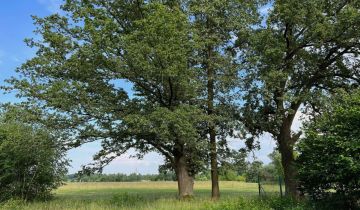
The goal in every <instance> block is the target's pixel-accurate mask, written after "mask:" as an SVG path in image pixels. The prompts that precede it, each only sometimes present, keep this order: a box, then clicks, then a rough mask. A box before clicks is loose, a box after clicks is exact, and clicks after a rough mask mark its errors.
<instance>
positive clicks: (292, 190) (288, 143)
mask: <svg viewBox="0 0 360 210" xmlns="http://www.w3.org/2000/svg"><path fill="white" fill-rule="evenodd" d="M290 127H291V124H287V123H285V124H284V126H283V129H281V132H280V135H279V136H278V142H279V150H280V153H281V164H282V166H283V169H284V182H285V195H288V196H291V197H292V198H295V199H298V198H299V191H298V189H297V188H298V181H297V178H296V176H297V168H296V166H295V158H294V143H295V142H294V140H293V138H292V136H291V130H290Z"/></svg>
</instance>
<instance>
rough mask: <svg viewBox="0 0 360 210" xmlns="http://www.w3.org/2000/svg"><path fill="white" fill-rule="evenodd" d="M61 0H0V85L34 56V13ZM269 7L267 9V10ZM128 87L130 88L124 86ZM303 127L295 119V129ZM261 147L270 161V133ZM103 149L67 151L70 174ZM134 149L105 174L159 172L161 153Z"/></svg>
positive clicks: (55, 8) (235, 144)
mask: <svg viewBox="0 0 360 210" xmlns="http://www.w3.org/2000/svg"><path fill="white" fill-rule="evenodd" d="M60 3H61V0H1V2H0V86H1V85H4V82H3V81H4V79H6V78H9V77H11V76H17V75H16V73H15V69H16V67H18V66H19V65H21V63H23V62H24V61H26V60H27V59H29V58H31V57H33V56H34V52H35V51H34V50H33V49H30V48H28V47H27V46H26V45H25V43H24V42H23V40H24V39H25V38H30V37H34V34H33V30H34V29H35V27H34V25H33V21H32V19H31V17H30V16H31V15H37V16H40V17H43V16H46V15H49V14H52V13H55V12H60V10H59V5H60ZM268 8H269V5H267V7H266V8H264V11H263V12H265V11H266V10H267V9H268ZM125 88H126V89H128V88H129V87H125ZM18 100H19V99H16V98H15V97H14V94H3V93H2V92H1V91H0V102H16V101H18ZM299 126H300V123H299V122H296V123H295V125H294V128H298V127H299ZM229 142H230V146H231V147H232V148H234V149H239V148H240V147H243V145H244V144H243V143H242V142H241V141H240V140H236V139H231V140H229ZM261 146H262V149H261V150H260V151H256V152H255V155H256V156H257V157H258V158H259V159H260V160H262V161H263V162H265V163H268V162H269V159H268V157H267V155H268V154H269V153H270V152H272V150H273V148H274V146H275V143H274V141H272V140H271V138H270V136H269V135H265V136H264V137H262V144H261ZM99 148H100V144H99V143H98V142H94V143H89V144H87V145H83V146H82V147H80V148H77V149H73V150H71V151H69V152H68V158H69V159H70V160H71V161H72V163H71V165H72V166H71V167H70V168H69V172H70V173H74V172H76V171H77V170H79V169H80V166H81V165H83V164H87V163H90V162H91V159H92V155H94V154H95V153H96V152H97V151H98V150H99ZM131 154H134V151H129V152H128V153H127V154H125V155H124V156H122V157H119V158H118V159H116V160H115V161H113V162H112V163H111V164H110V165H109V166H107V167H106V168H105V170H104V172H105V173H132V172H138V173H143V174H144V173H157V170H158V166H159V165H160V164H161V163H162V162H163V158H162V156H160V155H158V154H156V153H150V154H148V155H146V156H145V157H144V159H143V160H137V159H134V158H130V157H129V156H130V155H131Z"/></svg>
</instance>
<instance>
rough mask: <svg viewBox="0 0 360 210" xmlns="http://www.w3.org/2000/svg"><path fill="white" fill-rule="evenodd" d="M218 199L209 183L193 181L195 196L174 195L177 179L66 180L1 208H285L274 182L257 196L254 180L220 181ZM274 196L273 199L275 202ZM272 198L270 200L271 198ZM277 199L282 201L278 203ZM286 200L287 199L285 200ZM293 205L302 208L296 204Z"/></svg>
mask: <svg viewBox="0 0 360 210" xmlns="http://www.w3.org/2000/svg"><path fill="white" fill-rule="evenodd" d="M220 188H221V192H222V194H221V199H220V200H219V201H217V202H214V201H211V199H210V189H211V183H210V182H208V181H203V182H199V181H197V182H195V185H194V189H195V197H194V198H193V199H191V200H186V201H180V200H178V199H177V183H176V182H83V183H74V182H72V183H71V182H69V183H66V184H65V185H64V186H62V187H60V188H59V189H58V190H56V191H55V192H54V198H53V199H51V200H49V201H46V202H43V201H35V202H31V203H22V202H20V201H16V200H11V201H8V202H7V203H5V204H3V205H2V207H1V208H2V209H24V210H42V209H46V210H57V209H61V210H65V209H69V210H71V209H83V210H95V209H129V210H133V209H139V210H145V209H149V210H150V209H154V210H168V209H170V210H177V209H204V210H205V209H219V210H220V209H277V208H276V206H277V205H279V206H281V208H278V209H284V208H283V204H281V203H284V202H285V201H284V202H281V200H280V198H279V193H278V192H279V189H278V186H277V185H270V184H269V185H264V187H263V188H264V191H265V193H266V194H265V197H264V196H262V198H259V195H258V185H257V184H256V183H245V182H235V181H234V182H232V181H226V182H225V181H223V182H221V183H220ZM274 200H275V202H274ZM270 201H271V202H270ZM278 202H281V203H280V204H278ZM286 202H288V201H286ZM288 205H291V208H292V209H302V208H301V206H299V205H296V204H295V205H293V204H291V202H290V204H288Z"/></svg>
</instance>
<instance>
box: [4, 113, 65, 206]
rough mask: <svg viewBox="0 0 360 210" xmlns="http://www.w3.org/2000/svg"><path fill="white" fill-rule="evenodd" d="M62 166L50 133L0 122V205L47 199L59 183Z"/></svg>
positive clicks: (21, 124) (56, 146) (22, 125)
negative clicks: (7, 202) (12, 201)
mask: <svg viewBox="0 0 360 210" xmlns="http://www.w3.org/2000/svg"><path fill="white" fill-rule="evenodd" d="M66 166H67V161H66V160H64V159H63V151H62V150H60V149H59V147H58V145H57V144H56V141H55V138H54V137H53V136H52V135H51V134H50V133H48V132H46V131H44V130H42V129H39V128H35V127H33V126H30V125H26V124H24V123H20V122H18V121H11V122H9V121H4V120H1V119H0V202H1V201H5V200H8V199H11V198H14V199H21V200H33V199H46V198H48V197H49V196H50V195H51V193H50V192H51V190H52V189H54V188H56V187H58V186H59V185H60V184H61V183H62V180H63V177H64V176H65V173H66Z"/></svg>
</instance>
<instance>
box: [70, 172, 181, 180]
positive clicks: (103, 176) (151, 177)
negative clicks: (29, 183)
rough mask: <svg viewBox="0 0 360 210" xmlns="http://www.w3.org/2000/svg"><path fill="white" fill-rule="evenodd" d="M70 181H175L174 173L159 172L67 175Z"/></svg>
mask: <svg viewBox="0 0 360 210" xmlns="http://www.w3.org/2000/svg"><path fill="white" fill-rule="evenodd" d="M67 180H68V181H70V182H139V181H176V175H175V173H172V172H171V173H166V174H165V173H161V174H139V173H131V174H122V173H116V174H91V175H86V176H77V175H76V174H70V175H67Z"/></svg>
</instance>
